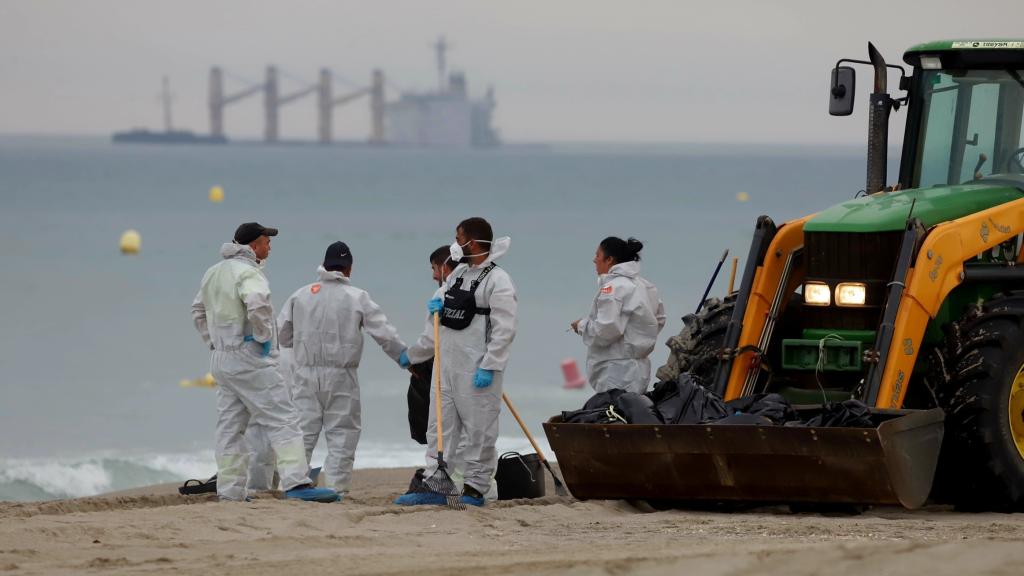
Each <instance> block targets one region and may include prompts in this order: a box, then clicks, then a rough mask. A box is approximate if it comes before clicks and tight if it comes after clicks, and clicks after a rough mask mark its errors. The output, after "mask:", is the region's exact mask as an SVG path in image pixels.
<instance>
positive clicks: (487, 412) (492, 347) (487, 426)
mask: <svg viewBox="0 0 1024 576" xmlns="http://www.w3.org/2000/svg"><path fill="white" fill-rule="evenodd" d="M508 247H509V240H508V238H500V239H498V240H495V241H494V243H493V244H492V245H491V253H490V254H489V256H488V258H487V260H485V261H484V262H483V263H481V264H479V265H477V266H470V265H468V264H460V265H459V266H458V267H456V268H455V270H454V271H452V273H451V274H450V275H449V276H448V279H447V280H446V281H445V283H444V285H443V286H442V287H441V288H440V289H439V290H438V291H437V294H436V296H438V297H443V294H444V292H446V291H447V290H448V289H449V288H451V287H452V285H453V284H454V283H455V282H456V281H457V279H458V278H462V279H463V280H462V286H463V287H464V288H465V289H468V287H469V285H470V284H471V283H472V282H473V280H474V279H476V278H477V277H479V276H480V274H481V273H482V272H483V270H484V269H485V268H487V267H488V266H489V265H490V264H491V262H493V261H495V260H497V259H498V258H500V257H501V256H503V255H504V254H505V253H506V252H508ZM475 298H476V305H477V307H478V308H490V310H491V311H490V315H483V314H477V315H476V316H475V317H474V318H473V320H472V322H471V323H470V325H469V326H468V327H466V328H465V329H463V330H453V329H451V328H448V327H446V326H441V331H440V339H441V410H442V419H443V421H444V430H443V432H444V438H445V446H446V449H445V452H446V453H449V454H450V453H452V452H454V449H455V448H456V444H457V443H458V442H459V438H460V436H461V435H462V432H463V431H465V440H464V442H463V445H462V446H460V447H459V448H460V451H461V452H462V454H460V455H459V459H460V460H461V461H462V462H464V463H465V476H464V482H465V483H466V484H468V485H470V486H472V487H473V488H474V489H475V490H477V491H478V492H480V493H481V494H486V493H487V492H488V491H489V490H490V487H491V478H492V476H493V475H494V467H495V465H496V463H497V453H496V452H495V448H494V444H495V442H496V441H497V439H498V415H499V414H500V412H501V390H502V380H503V375H504V370H505V366H506V365H507V364H508V356H509V348H510V346H511V344H512V340H513V338H515V335H516V306H517V303H516V289H515V286H514V285H513V284H512V279H511V278H509V275H508V273H507V272H505V271H504V270H503V269H501V268H498V267H495V268H494V269H493V270H491V272H490V273H488V275H487V277H486V278H484V280H483V282H481V283H480V285H479V286H478V287H477V290H476V293H475ZM407 354H408V356H409V361H410V362H412V363H414V364H415V363H418V362H423V361H424V360H427V359H428V358H430V357H432V356H433V355H434V320H433V317H431V316H428V318H427V326H426V329H425V330H424V332H423V334H422V335H421V336H420V338H419V340H417V342H416V344H415V345H413V346H412V347H410V348H409V350H408V352H407ZM477 368H483V369H485V370H494V380H493V382H492V383H491V385H490V386H488V387H486V388H477V387H476V386H474V385H473V378H474V375H475V374H476V371H477ZM430 397H431V406H433V403H434V402H436V401H437V400H436V397H435V387H434V386H431V388H430ZM426 461H427V467H426V472H425V474H426V476H428V477H429V476H430V475H431V474H433V473H434V471H435V470H436V469H437V420H436V411H435V410H433V409H431V410H430V422H429V423H428V425H427V459H426ZM445 461H446V463H447V461H448V458H447V457H446V459H445Z"/></svg>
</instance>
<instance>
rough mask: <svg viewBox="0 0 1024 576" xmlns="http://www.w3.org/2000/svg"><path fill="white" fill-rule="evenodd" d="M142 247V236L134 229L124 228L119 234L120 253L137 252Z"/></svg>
mask: <svg viewBox="0 0 1024 576" xmlns="http://www.w3.org/2000/svg"><path fill="white" fill-rule="evenodd" d="M141 248H142V236H139V233H138V232H136V231H135V230H125V231H124V234H121V254H138V253H139V250H140V249H141Z"/></svg>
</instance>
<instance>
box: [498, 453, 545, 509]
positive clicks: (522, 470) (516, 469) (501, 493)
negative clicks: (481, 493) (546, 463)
mask: <svg viewBox="0 0 1024 576" xmlns="http://www.w3.org/2000/svg"><path fill="white" fill-rule="evenodd" d="M495 480H497V482H498V500H515V499H517V498H540V497H541V496H543V495H544V475H543V474H542V473H541V463H540V458H538V457H537V455H536V454H520V453H518V452H505V453H504V454H502V455H501V457H500V458H498V472H497V474H496V475H495Z"/></svg>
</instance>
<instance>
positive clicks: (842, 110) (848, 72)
mask: <svg viewBox="0 0 1024 576" xmlns="http://www.w3.org/2000/svg"><path fill="white" fill-rule="evenodd" d="M856 87H857V74H856V72H854V70H853V68H851V67H849V66H839V67H837V68H833V69H832V83H831V84H830V85H829V99H828V113H829V114H831V115H832V116H849V115H850V114H853V96H854V93H856V91H857V90H856Z"/></svg>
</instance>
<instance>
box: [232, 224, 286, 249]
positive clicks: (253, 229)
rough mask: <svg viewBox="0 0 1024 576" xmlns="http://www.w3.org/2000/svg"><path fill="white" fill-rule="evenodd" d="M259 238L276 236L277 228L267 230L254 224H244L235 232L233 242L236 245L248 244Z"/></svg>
mask: <svg viewBox="0 0 1024 576" xmlns="http://www.w3.org/2000/svg"><path fill="white" fill-rule="evenodd" d="M260 236H277V228H267V227H266V226H260V225H259V224H257V223H256V222H246V223H245V224H242V225H241V226H239V227H238V229H237V230H235V242H236V243H238V244H249V243H251V242H252V241H253V240H256V239H257V238H259V237H260Z"/></svg>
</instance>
